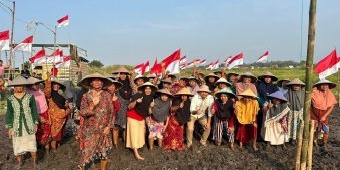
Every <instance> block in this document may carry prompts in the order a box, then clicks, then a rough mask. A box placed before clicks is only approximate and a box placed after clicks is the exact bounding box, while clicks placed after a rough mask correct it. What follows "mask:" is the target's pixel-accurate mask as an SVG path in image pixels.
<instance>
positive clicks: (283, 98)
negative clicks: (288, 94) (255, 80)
mask: <svg viewBox="0 0 340 170" xmlns="http://www.w3.org/2000/svg"><path fill="white" fill-rule="evenodd" d="M268 97H270V98H275V99H279V100H281V101H284V102H287V101H288V100H287V99H286V98H285V96H283V94H282V92H281V91H276V92H274V93H272V94H270V95H268Z"/></svg>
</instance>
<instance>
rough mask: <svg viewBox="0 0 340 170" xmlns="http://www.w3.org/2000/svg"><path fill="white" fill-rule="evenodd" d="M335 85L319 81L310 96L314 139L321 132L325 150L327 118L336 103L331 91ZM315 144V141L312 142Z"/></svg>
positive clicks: (327, 130)
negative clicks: (313, 121) (314, 130)
mask: <svg viewBox="0 0 340 170" xmlns="http://www.w3.org/2000/svg"><path fill="white" fill-rule="evenodd" d="M335 87H336V84H335V83H333V82H331V81H328V80H326V79H323V80H320V81H319V82H317V83H315V84H314V89H313V91H312V94H311V98H312V101H311V102H312V107H311V114H310V115H311V120H315V124H316V125H315V127H316V129H317V130H316V134H315V135H314V139H317V136H318V135H317V134H318V132H320V131H323V136H322V137H323V143H322V144H323V145H324V147H325V149H326V148H327V142H328V135H329V127H328V120H329V119H328V118H329V115H330V114H331V113H332V111H333V109H334V106H335V104H336V103H337V101H336V98H335V96H334V94H333V93H332V91H331V89H333V88H335ZM314 143H316V144H317V141H316V140H314Z"/></svg>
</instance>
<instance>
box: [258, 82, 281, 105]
mask: <svg viewBox="0 0 340 170" xmlns="http://www.w3.org/2000/svg"><path fill="white" fill-rule="evenodd" d="M256 85H257V86H256V89H257V93H258V97H259V98H260V99H259V102H260V103H259V104H260V106H262V105H263V104H264V103H265V102H266V101H269V98H268V97H267V95H269V94H272V93H274V92H276V91H278V90H279V88H278V86H277V85H276V84H273V83H265V82H262V81H260V82H259V83H257V84H256Z"/></svg>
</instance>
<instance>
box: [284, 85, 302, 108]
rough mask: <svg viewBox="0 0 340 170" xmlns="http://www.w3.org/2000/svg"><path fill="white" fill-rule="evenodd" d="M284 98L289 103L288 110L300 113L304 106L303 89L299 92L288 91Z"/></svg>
mask: <svg viewBox="0 0 340 170" xmlns="http://www.w3.org/2000/svg"><path fill="white" fill-rule="evenodd" d="M285 97H286V99H287V100H288V102H289V108H290V110H292V111H300V110H301V109H303V106H304V105H305V88H304V87H301V89H300V90H299V91H294V90H292V89H289V90H288V92H287V94H286V95H285Z"/></svg>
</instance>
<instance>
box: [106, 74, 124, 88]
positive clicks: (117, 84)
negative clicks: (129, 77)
mask: <svg viewBox="0 0 340 170" xmlns="http://www.w3.org/2000/svg"><path fill="white" fill-rule="evenodd" d="M107 79H109V80H110V82H111V84H114V85H115V86H116V89H120V88H121V87H122V86H123V84H122V83H121V82H119V81H117V80H115V79H112V78H111V77H107Z"/></svg>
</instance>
